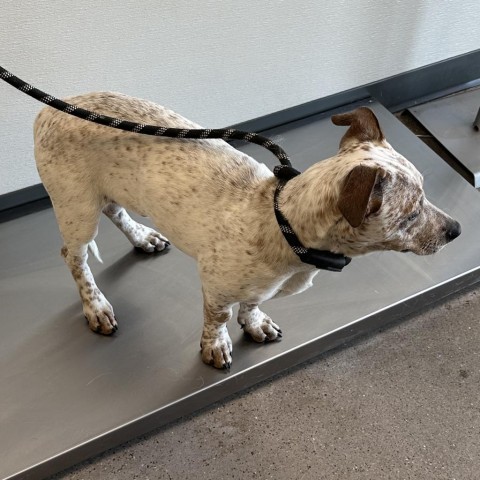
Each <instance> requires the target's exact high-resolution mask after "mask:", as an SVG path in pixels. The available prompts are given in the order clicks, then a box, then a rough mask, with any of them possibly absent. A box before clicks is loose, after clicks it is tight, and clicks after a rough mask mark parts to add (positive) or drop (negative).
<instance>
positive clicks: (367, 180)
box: [337, 165, 385, 228]
mask: <svg viewBox="0 0 480 480" xmlns="http://www.w3.org/2000/svg"><path fill="white" fill-rule="evenodd" d="M384 176H385V172H384V171H383V170H382V169H381V168H375V167H369V166H367V165H358V166H356V167H354V168H353V169H352V170H351V171H350V173H349V174H348V175H347V178H346V179H345V182H344V184H343V187H342V189H341V191H340V196H339V199H338V202H337V206H338V209H339V210H340V212H342V215H343V216H344V217H345V219H346V220H347V222H348V223H349V224H350V225H351V226H352V227H354V228H356V227H359V226H360V225H361V224H362V223H363V220H364V219H365V216H366V215H367V214H372V213H375V212H376V211H378V210H379V208H380V206H381V205H382V196H381V192H379V191H378V189H377V194H376V195H373V194H374V190H375V185H376V184H379V183H380V181H381V179H382V178H383V177H384ZM371 200H372V201H371Z"/></svg>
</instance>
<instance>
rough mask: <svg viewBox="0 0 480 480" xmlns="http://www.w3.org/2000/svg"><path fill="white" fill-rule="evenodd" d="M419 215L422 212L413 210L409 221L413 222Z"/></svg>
mask: <svg viewBox="0 0 480 480" xmlns="http://www.w3.org/2000/svg"><path fill="white" fill-rule="evenodd" d="M419 215H420V212H413V213H412V214H411V215H409V216H408V217H407V222H413V221H414V220H415V219H416V218H417V217H418V216H419Z"/></svg>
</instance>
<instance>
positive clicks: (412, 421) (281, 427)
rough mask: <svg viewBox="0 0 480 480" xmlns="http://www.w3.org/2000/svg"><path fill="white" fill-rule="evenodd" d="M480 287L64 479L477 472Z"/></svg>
mask: <svg viewBox="0 0 480 480" xmlns="http://www.w3.org/2000/svg"><path fill="white" fill-rule="evenodd" d="M479 312H480V288H476V289H472V290H470V291H468V292H464V293H462V294H460V295H457V296H455V297H454V298H451V299H449V300H448V301H446V302H444V303H443V304H441V305H438V306H436V307H435V308H431V309H429V310H426V311H423V312H421V313H419V314H416V315H414V316H411V317H410V318H408V319H406V320H404V321H402V322H401V323H399V324H397V325H396V326H394V327H391V328H389V329H387V330H386V331H383V332H381V333H375V334H372V335H369V336H368V337H366V338H363V339H361V340H358V341H355V342H354V343H351V344H348V345H345V346H344V347H341V348H337V349H336V350H334V351H331V352H329V353H327V354H324V355H321V356H320V357H318V358H317V359H315V360H314V361H310V362H307V363H305V364H304V365H302V366H300V367H298V368H294V369H292V370H290V371H288V372H287V373H285V374H283V375H279V376H277V377H275V378H273V379H271V380H269V381H265V382H263V383H262V384H260V385H258V386H257V387H254V388H251V389H249V390H248V391H246V392H244V393H242V394H240V395H236V396H233V397H230V398H228V399H226V400H225V401H222V402H219V403H216V404H214V405H212V406H211V407H209V408H207V409H204V410H202V411H201V412H199V413H197V414H195V415H190V416H188V417H186V418H183V419H182V420H180V421H177V422H175V423H173V424H171V425H168V426H166V427H164V428H162V429H160V430H158V431H156V432H155V433H153V434H151V435H148V436H145V437H141V438H139V439H137V440H135V441H131V442H128V443H126V444H125V445H124V446H122V447H120V448H116V449H114V450H111V451H109V452H107V453H105V454H103V455H101V456H98V457H96V458H94V459H92V460H89V461H87V462H85V463H83V464H81V465H79V466H78V467H75V468H73V469H70V470H68V471H66V472H64V473H62V474H60V475H58V476H55V477H54V478H55V479H56V480H87V479H88V480H96V479H98V480H100V479H101V480H110V479H111V480H113V479H115V480H123V479H125V480H127V479H128V480H131V479H135V478H141V479H144V480H147V479H151V480H153V479H197V480H200V479H205V480H206V479H213V478H218V479H220V478H229V479H230V478H231V479H250V478H258V479H270V478H272V479H277V480H281V479H289V480H290V479H296V480H297V479H298V480H300V479H302V480H308V479H328V480H336V479H342V480H349V479H359V480H360V479H369V480H371V479H421V480H444V479H445V480H447V479H449V480H453V479H457V480H459V479H461V480H477V479H478V471H479V467H480V448H479V446H480V400H479V394H480V323H479V321H478V320H479V318H478V317H479Z"/></svg>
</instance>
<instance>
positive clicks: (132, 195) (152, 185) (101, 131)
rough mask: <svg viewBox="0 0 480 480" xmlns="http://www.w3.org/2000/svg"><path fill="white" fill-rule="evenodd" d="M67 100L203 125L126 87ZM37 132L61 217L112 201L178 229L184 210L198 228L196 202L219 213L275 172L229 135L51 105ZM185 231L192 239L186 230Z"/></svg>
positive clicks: (38, 151)
mask: <svg viewBox="0 0 480 480" xmlns="http://www.w3.org/2000/svg"><path fill="white" fill-rule="evenodd" d="M67 101H68V102H70V103H72V104H74V105H78V106H80V107H83V108H86V109H88V110H91V111H94V112H97V113H100V114H103V115H108V116H112V117H115V118H121V119H125V120H131V121H134V122H140V123H145V124H152V125H158V126H166V127H175V128H186V129H192V128H201V127H199V126H198V125H197V124H195V123H194V122H191V121H190V120H187V119H186V118H184V117H182V116H181V115H179V114H177V113H175V112H173V111H171V110H168V109H166V108H164V107H162V106H159V105H156V104H155V103H153V102H149V101H146V100H141V99H137V98H132V97H129V96H127V95H123V94H118V93H111V92H98V93H91V94H86V95H80V96H77V97H71V98H69V99H68V100H67ZM34 134H35V157H36V162H37V167H38V171H39V173H40V176H41V178H42V181H43V183H44V185H45V187H46V189H47V191H48V192H49V194H50V196H51V198H52V202H53V204H54V207H55V211H56V214H57V217H60V218H58V219H59V222H61V220H62V219H61V217H62V210H70V209H72V208H74V209H75V210H78V214H76V215H75V216H76V217H77V218H78V217H80V218H82V217H84V216H87V217H92V216H94V215H98V212H99V211H100V210H101V209H102V208H103V207H104V206H105V205H106V204H108V203H110V202H112V201H113V202H115V203H117V204H120V205H122V206H124V207H125V208H128V209H131V210H133V211H135V212H137V213H139V214H141V215H144V216H149V217H152V219H154V221H155V223H156V224H157V225H160V227H161V228H162V229H163V230H164V231H165V232H167V234H169V235H171V236H172V234H173V236H174V235H175V232H174V231H175V228H176V227H175V223H176V222H178V219H179V218H181V219H182V224H183V225H185V224H187V225H188V223H189V222H190V223H191V224H195V225H196V227H195V228H196V235H197V236H198V235H199V234H201V232H199V229H200V230H201V225H199V224H198V218H197V216H195V215H194V213H192V212H196V211H198V210H197V209H196V208H195V206H196V205H198V203H199V202H201V203H203V204H204V205H205V206H206V207H205V211H206V212H208V215H209V216H212V217H213V218H216V220H217V221H218V218H219V217H221V216H222V215H224V214H225V212H226V211H228V210H229V209H231V208H234V207H235V208H239V207H240V204H241V203H242V202H244V201H245V199H248V195H249V192H251V191H253V189H254V187H255V186H256V184H257V183H258V181H260V180H261V179H264V178H267V177H270V176H271V175H272V174H271V172H270V171H269V170H268V169H267V168H266V167H265V166H264V165H261V164H259V163H258V162H256V161H255V160H253V159H252V158H250V157H248V156H247V155H245V154H243V153H241V152H239V151H238V150H236V149H234V148H233V147H231V146H230V145H228V144H227V143H226V142H224V141H223V140H185V139H170V138H163V137H151V136H146V135H141V134H137V133H129V132H124V131H120V130H116V129H113V128H110V127H104V126H101V125H97V124H93V123H91V122H87V121H84V120H80V119H77V118H75V117H72V116H69V115H66V114H64V113H62V112H58V111H56V110H53V109H52V108H48V107H47V108H45V109H43V110H42V111H41V112H40V114H39V115H38V116H37V119H36V121H35V126H34ZM225 185H227V186H228V188H225ZM232 200H236V201H234V202H232ZM159 212H160V214H159ZM65 215H67V213H65ZM68 216H69V217H71V216H72V214H71V212H70V213H68ZM204 220H205V222H207V221H208V218H205V219H204ZM184 233H185V232H184ZM183 238H184V241H185V240H186V239H185V235H183Z"/></svg>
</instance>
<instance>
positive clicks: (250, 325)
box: [237, 303, 282, 342]
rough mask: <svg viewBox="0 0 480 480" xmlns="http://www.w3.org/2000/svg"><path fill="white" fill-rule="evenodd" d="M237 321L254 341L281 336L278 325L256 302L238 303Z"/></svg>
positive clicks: (269, 340)
mask: <svg viewBox="0 0 480 480" xmlns="http://www.w3.org/2000/svg"><path fill="white" fill-rule="evenodd" d="M237 321H238V323H239V324H240V326H241V327H242V328H243V331H244V332H245V333H246V334H248V335H250V337H252V339H253V340H255V341H256V342H271V341H273V340H276V339H277V338H280V337H281V336H282V331H281V330H280V327H279V326H278V325H277V324H276V323H274V322H273V321H272V319H271V318H270V317H269V316H268V315H266V314H265V313H263V312H262V311H261V310H260V309H259V308H258V305H256V304H253V303H240V308H239V310H238V317H237Z"/></svg>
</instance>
